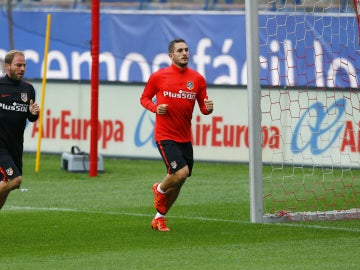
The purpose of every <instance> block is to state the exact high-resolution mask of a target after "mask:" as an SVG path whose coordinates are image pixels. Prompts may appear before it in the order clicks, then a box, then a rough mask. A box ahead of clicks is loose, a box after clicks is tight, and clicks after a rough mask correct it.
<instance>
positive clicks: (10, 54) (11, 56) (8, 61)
mask: <svg viewBox="0 0 360 270" xmlns="http://www.w3.org/2000/svg"><path fill="white" fill-rule="evenodd" d="M17 54H20V55H22V56H24V53H23V52H22V51H18V50H11V51H9V52H8V53H7V54H6V55H5V59H4V62H5V64H9V65H11V63H12V61H13V60H14V57H15V55H17Z"/></svg>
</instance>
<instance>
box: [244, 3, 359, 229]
mask: <svg viewBox="0 0 360 270" xmlns="http://www.w3.org/2000/svg"><path fill="white" fill-rule="evenodd" d="M358 3H359V1H358V0H321V1H318V0H277V1H276V0H261V2H260V0H259V1H258V0H246V1H245V7H246V8H245V13H246V47H247V50H246V53H247V67H248V69H247V71H248V85H247V89H248V104H249V108H248V111H249V119H248V120H249V177H250V220H251V222H253V223H267V222H284V221H286V222H288V221H316V220H343V219H360V127H359V126H360V96H359V92H358V88H359V79H358V76H359V75H360V45H359V33H360V31H359V29H360V28H359V25H358V22H359V21H360V20H359V18H360V17H358V16H357V15H358V9H357V8H358ZM266 136H268V137H270V136H271V137H272V140H273V141H272V147H267V148H263V147H262V141H263V139H264V137H266Z"/></svg>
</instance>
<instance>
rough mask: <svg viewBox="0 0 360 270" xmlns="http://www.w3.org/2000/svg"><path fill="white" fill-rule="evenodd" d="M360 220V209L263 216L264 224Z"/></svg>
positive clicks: (285, 212)
mask: <svg viewBox="0 0 360 270" xmlns="http://www.w3.org/2000/svg"><path fill="white" fill-rule="evenodd" d="M346 219H347V220H349V219H360V208H352V209H349V210H332V211H325V212H320V211H319V212H297V213H292V212H287V211H279V212H278V213H276V214H266V215H264V216H263V223H279V222H299V221H326V220H346Z"/></svg>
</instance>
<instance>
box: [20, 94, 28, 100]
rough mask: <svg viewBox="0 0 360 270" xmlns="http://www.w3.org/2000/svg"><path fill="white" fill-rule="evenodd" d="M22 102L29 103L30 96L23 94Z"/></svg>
mask: <svg viewBox="0 0 360 270" xmlns="http://www.w3.org/2000/svg"><path fill="white" fill-rule="evenodd" d="M21 100H22V101H24V102H27V101H28V95H27V93H21Z"/></svg>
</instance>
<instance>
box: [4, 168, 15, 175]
mask: <svg viewBox="0 0 360 270" xmlns="http://www.w3.org/2000/svg"><path fill="white" fill-rule="evenodd" d="M6 174H7V175H8V176H12V175H13V174H14V170H13V168H11V167H10V168H8V169H6Z"/></svg>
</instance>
